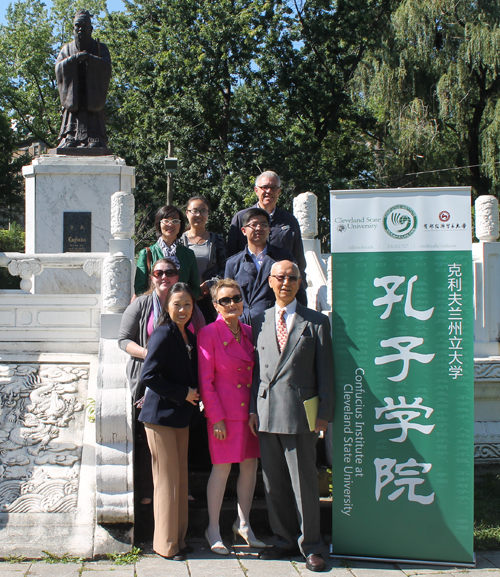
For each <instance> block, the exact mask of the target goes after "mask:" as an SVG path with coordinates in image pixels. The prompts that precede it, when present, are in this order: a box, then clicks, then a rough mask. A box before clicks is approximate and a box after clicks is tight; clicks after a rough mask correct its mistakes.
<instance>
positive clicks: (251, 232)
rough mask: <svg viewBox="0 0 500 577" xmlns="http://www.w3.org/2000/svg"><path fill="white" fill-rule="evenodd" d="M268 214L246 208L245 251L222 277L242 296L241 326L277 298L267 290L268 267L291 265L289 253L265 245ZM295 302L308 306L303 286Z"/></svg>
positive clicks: (229, 264)
mask: <svg viewBox="0 0 500 577" xmlns="http://www.w3.org/2000/svg"><path fill="white" fill-rule="evenodd" d="M269 221H270V219H269V214H268V213H267V211H265V210H263V209H261V208H255V207H252V208H249V209H248V210H247V211H246V212H245V214H244V215H243V218H242V232H243V235H244V236H245V237H246V239H247V242H248V244H247V245H246V246H245V248H244V250H242V251H241V252H239V253H238V254H236V255H234V256H232V257H231V258H230V259H228V261H227V263H226V271H225V276H226V277H229V278H233V279H234V280H235V281H236V282H237V283H238V284H239V285H240V287H241V291H242V294H243V304H244V307H243V315H242V317H241V320H242V322H244V323H248V324H250V318H251V317H254V316H256V315H258V314H259V313H261V312H263V311H265V310H266V309H268V308H270V307H272V306H274V303H275V302H276V296H275V294H274V292H273V290H272V288H271V287H270V286H269V281H268V279H269V275H270V274H271V267H272V266H273V264H274V263H275V262H278V261H281V260H291V261H294V258H293V255H292V253H291V252H290V251H288V250H284V249H282V248H279V247H277V246H274V245H273V244H270V243H268V238H269ZM297 300H298V301H299V302H300V303H301V304H303V305H307V296H306V292H305V289H304V286H303V285H301V287H300V289H299V292H298V294H297Z"/></svg>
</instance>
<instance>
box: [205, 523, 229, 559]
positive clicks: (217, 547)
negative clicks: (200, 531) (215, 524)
mask: <svg viewBox="0 0 500 577" xmlns="http://www.w3.org/2000/svg"><path fill="white" fill-rule="evenodd" d="M205 539H206V540H207V542H208V545H209V547H210V550H211V551H213V552H214V553H217V554H218V555H229V551H228V549H227V547H226V546H225V545H224V543H223V542H222V541H216V542H215V543H212V542H211V541H210V539H209V538H208V529H207V530H206V531H205Z"/></svg>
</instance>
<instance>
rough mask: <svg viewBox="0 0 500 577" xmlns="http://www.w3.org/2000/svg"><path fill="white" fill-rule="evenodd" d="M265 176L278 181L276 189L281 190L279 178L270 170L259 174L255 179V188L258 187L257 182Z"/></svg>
mask: <svg viewBox="0 0 500 577" xmlns="http://www.w3.org/2000/svg"><path fill="white" fill-rule="evenodd" d="M266 176H267V178H275V179H276V180H277V181H278V187H279V188H281V178H280V177H279V176H278V175H277V174H276V173H275V172H273V171H272V170H266V172H263V173H262V174H259V176H258V177H257V178H256V179H255V186H259V180H260V179H261V178H264V177H266Z"/></svg>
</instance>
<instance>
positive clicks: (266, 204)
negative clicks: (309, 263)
mask: <svg viewBox="0 0 500 577" xmlns="http://www.w3.org/2000/svg"><path fill="white" fill-rule="evenodd" d="M254 190H255V194H256V195H257V198H258V199H259V200H258V202H257V203H256V204H255V205H254V206H253V207H252V208H262V209H263V210H265V211H266V212H267V213H268V214H269V218H270V229H269V242H270V243H271V244H272V245H273V246H276V247H278V248H282V249H285V250H289V251H290V252H291V253H292V254H293V260H294V261H295V262H296V263H297V264H298V266H299V269H300V271H301V274H302V277H303V278H304V271H305V268H306V259H305V257H304V247H303V246H302V235H301V234H300V226H299V223H298V221H297V219H296V218H295V217H294V216H293V214H291V213H289V212H287V211H286V210H283V209H281V208H279V207H278V206H276V205H277V202H278V198H279V195H280V192H281V180H280V177H279V176H278V175H277V174H276V173H275V172H272V171H270V170H269V171H267V172H263V173H262V174H260V175H259V176H258V177H257V179H256V180H255V188H254ZM247 210H248V209H247V208H246V209H244V210H240V211H239V212H238V213H236V214H235V216H234V217H233V220H232V221H231V227H230V229H229V235H228V238H227V255H228V257H229V256H232V255H233V254H236V253H238V252H240V251H242V250H243V249H244V248H245V245H246V242H247V240H246V238H245V235H244V234H243V233H242V224H243V215H244V214H245V212H246V211H247Z"/></svg>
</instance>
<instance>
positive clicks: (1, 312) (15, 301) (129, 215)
mask: <svg viewBox="0 0 500 577" xmlns="http://www.w3.org/2000/svg"><path fill="white" fill-rule="evenodd" d="M108 230H111V233H112V235H113V238H112V239H111V240H110V241H109V252H99V253H97V252H92V253H63V254H47V253H45V254H41V253H39V254H24V253H11V252H9V253H0V267H5V268H7V270H8V271H9V273H10V274H11V275H13V276H18V277H20V289H16V290H0V325H1V326H2V330H1V331H0V352H1V355H0V358H1V360H2V364H1V366H0V377H2V380H3V381H4V384H5V383H7V385H8V388H9V389H8V390H7V389H2V387H0V389H1V390H0V396H2V399H3V398H4V396H5V399H4V400H6V402H7V401H8V402H11V397H12V393H11V392H10V389H12V390H14V392H15V393H17V389H19V395H20V398H21V397H22V398H21V401H20V402H22V403H24V404H23V406H22V411H21V413H22V415H21V416H22V417H23V415H24V413H26V414H27V416H24V417H23V418H24V421H22V419H21V420H20V422H19V424H17V422H14V421H12V422H13V423H14V425H15V426H14V425H13V424H11V422H10V421H9V422H6V423H4V422H2V430H3V431H4V433H3V435H4V441H5V442H9V443H10V440H9V439H8V438H7V437H8V434H9V431H10V430H11V429H12V430H13V433H12V437H13V438H14V435H15V434H17V435H18V436H19V434H18V433H19V432H21V433H24V431H25V430H27V431H28V432H29V433H30V434H31V431H33V434H36V433H37V431H38V430H41V431H42V432H43V433H44V435H45V436H40V439H41V441H40V442H39V441H38V437H36V442H37V443H38V442H39V445H37V446H36V447H35V448H36V451H37V454H36V455H35V453H34V452H33V451H34V449H33V448H32V447H31V446H30V445H33V444H34V443H35V441H31V438H28V437H26V439H27V440H28V441H29V443H28V442H27V441H26V442H25V441H24V440H23V439H24V437H20V438H21V440H23V443H24V444H26V445H28V447H27V449H22V448H19V447H18V446H17V445H16V446H15V447H14V445H12V446H13V447H14V449H15V450H18V449H19V451H18V452H20V451H23V450H26V451H27V458H24V457H22V454H21V453H20V455H21V456H20V457H19V456H18V455H17V453H16V455H15V456H16V458H19V459H21V458H22V459H23V463H24V462H26V463H28V465H29V467H30V471H31V472H30V475H33V479H31V478H27V480H26V479H25V480H24V481H22V479H21V480H20V481H19V482H18V481H17V480H16V483H17V485H16V490H17V489H18V488H19V491H20V493H19V495H20V496H18V495H17V493H15V494H14V493H12V491H11V493H12V494H13V495H14V497H13V498H12V499H10V497H9V499H10V500H9V502H8V503H7V502H6V503H7V504H6V505H5V503H4V502H3V501H2V499H0V501H1V503H0V504H1V505H2V506H3V508H4V511H10V509H8V507H13V508H12V511H11V512H12V513H19V516H18V521H16V522H18V523H19V524H20V526H21V527H22V529H19V531H21V530H22V531H23V532H24V533H25V534H26V535H27V536H28V537H27V539H25V540H24V541H26V542H25V543H24V542H23V543H24V544H23V545H22V547H23V551H30V555H36V553H31V551H32V550H33V551H35V550H37V547H38V544H37V543H33V546H32V548H31V549H30V548H29V546H28V543H29V541H30V540H33V539H32V538H31V537H30V535H31V533H30V531H31V530H33V531H34V530H35V528H36V527H35V525H33V523H32V521H30V518H28V516H26V517H25V516H23V515H22V513H23V512H24V511H27V512H30V513H31V512H37V513H41V514H44V515H48V517H47V518H44V519H43V520H41V521H40V523H41V524H45V525H46V526H47V531H49V532H50V531H52V533H53V535H56V531H55V529H54V525H53V523H54V519H55V518H54V517H53V516H50V514H51V513H52V509H50V505H51V503H48V504H47V507H48V508H47V507H46V509H42V508H40V507H41V506H42V505H40V506H39V505H38V501H37V499H38V500H39V501H43V496H44V495H45V493H44V491H47V489H46V486H49V485H50V484H51V483H52V484H53V485H54V486H55V485H57V487H56V488H55V489H54V491H56V490H59V488H60V487H62V491H63V492H67V493H68V495H67V496H66V493H64V495H62V497H61V503H59V501H57V503H56V504H57V508H56V509H55V512H57V513H61V514H63V513H64V514H67V515H69V517H71V516H72V515H74V518H75V519H78V521H75V523H76V525H78V527H80V524H81V523H82V516H84V517H85V519H86V521H85V525H84V526H85V531H86V530H87V529H89V528H90V529H89V530H91V531H92V533H89V534H88V539H87V541H88V543H87V545H86V546H87V548H89V547H90V550H92V551H93V554H102V553H105V552H108V551H113V550H127V549H130V547H131V544H130V543H126V542H123V543H121V542H120V543H117V542H115V541H114V540H113V539H112V538H111V537H110V533H109V532H108V530H107V529H106V526H105V525H95V522H96V521H97V522H98V523H101V524H106V523H130V522H133V520H134V509H133V468H132V467H133V465H132V462H133V459H132V455H133V452H132V403H131V398H130V393H129V390H128V386H127V379H126V372H125V367H126V363H127V360H128V355H126V354H125V353H124V352H123V351H122V350H120V349H119V347H118V344H117V335H118V328H119V325H120V321H121V313H122V312H123V311H124V310H125V308H126V307H127V306H128V304H129V303H130V297H131V288H132V274H133V256H134V255H133V250H134V243H133V240H132V239H131V236H132V233H133V230H134V199H133V195H132V194H131V193H125V192H118V193H115V194H113V195H112V197H111V223H110V229H108ZM53 269H65V272H64V274H65V275H67V276H66V277H65V278H66V279H70V280H69V281H65V282H67V283H68V284H67V289H68V290H67V291H66V292H60V293H58V294H53V293H52V294H51V293H47V292H42V291H41V292H37V284H36V283H37V282H38V281H36V282H34V279H35V278H36V277H38V276H39V275H41V274H42V273H44V275H45V277H47V278H48V280H49V283H50V281H51V279H52V278H53V276H55V275H56V274H61V273H60V272H57V273H54V275H53V273H52V270H53ZM44 271H45V272H44ZM82 271H83V272H82ZM87 278H88V279H93V280H94V281H95V283H93V282H88V281H87ZM71 279H75V282H76V283H78V279H80V280H81V279H85V282H84V284H85V283H86V284H85V288H84V289H83V290H87V287H90V288H92V287H93V288H94V289H95V290H94V292H92V291H88V290H87V294H83V293H82V294H79V293H78V290H80V291H81V290H82V287H81V286H78V285H76V286H75V285H71ZM54 284H56V283H54ZM59 288H62V289H63V291H64V289H65V287H64V286H62V287H61V285H60V284H59ZM39 359H43V362H42V361H39ZM2 371H4V373H5V374H1V373H2ZM23 371H24V372H23ZM26 371H31V372H33V375H34V376H33V378H32V377H31V376H30V379H31V380H29V379H28V381H29V382H28V381H27V383H26V384H25V383H24V381H23V378H24V375H25V373H26ZM44 371H45V372H44ZM48 371H52V372H51V373H50V375H49V376H50V378H52V379H53V380H54V383H55V384H54V383H52V381H50V382H49V381H47V382H46V381H45V379H46V376H45V373H46V372H47V374H49V373H48ZM18 373H19V374H18ZM66 373H68V374H69V376H68V375H67V374H66ZM26 374H27V373H26ZM52 374H54V375H56V376H55V377H52V376H51V375H52ZM19 375H21V376H19ZM30 375H31V373H30ZM38 375H40V376H38ZM61 375H62V376H61ZM28 376H29V375H28ZM7 377H8V378H9V379H10V380H11V381H12V384H11V383H10V381H7V380H6V378H7ZM56 377H57V378H56ZM47 378H48V377H47ZM57 379H62V383H63V384H62V385H61V384H60V383H59V382H58V381H57ZM71 379H73V380H74V381H75V383H76V384H75V385H73V382H72V381H71ZM32 381H33V382H32ZM70 383H71V384H70ZM49 384H50V385H51V387H52V388H51V389H50V390H49V388H48V385H49ZM16 387H17V388H16ZM32 389H33V392H32ZM45 389H47V391H48V393H45ZM26 391H28V393H29V395H30V396H29V399H28V400H26V394H28V393H26ZM39 391H42V392H43V394H44V395H45V396H42V395H40V397H41V400H40V406H41V409H40V410H39V411H38V408H37V406H35V403H34V399H35V397H36V395H37V394H38V392H39ZM54 391H55V392H54ZM76 391H77V393H76ZM55 393H57V394H58V395H59V396H56V394H55ZM70 393H71V395H74V396H75V399H73V396H71V395H70ZM9 395H10V396H9ZM90 400H92V401H95V405H94V404H93V406H95V412H94V417H95V425H94V424H93V423H89V422H88V421H87V420H86V419H84V418H83V413H84V406H85V405H86V404H87V402H88V401H90ZM51 403H52V404H51ZM28 405H29V406H28ZM53 405H54V406H53ZM66 405H67V408H68V415H69V414H71V415H73V413H75V417H73V416H71V419H70V417H68V418H67V419H66V414H63V413H62V412H61V411H62V408H64V407H65V406H66ZM9 406H10V405H9ZM42 409H43V410H42ZM49 410H53V411H54V412H56V413H57V416H58V418H60V420H61V419H63V417H64V418H65V419H66V420H67V421H68V423H69V428H70V430H69V432H68V433H66V432H65V431H66V429H65V427H66V421H65V422H63V421H62V420H61V423H59V421H58V422H57V423H54V422H53V420H51V419H52V414H50V413H49V412H48V411H49ZM30 411H31V412H30ZM33 411H35V412H36V411H38V413H39V414H38V413H36V414H35V415H34V416H31V413H32V412H33ZM71 411H73V413H71ZM4 412H5V411H4ZM59 413H61V415H62V417H59ZM46 414H47V415H48V417H47V419H49V420H47V423H45V421H43V420H42V419H45V418H46ZM7 416H8V414H7ZM29 419H31V421H30V420H29ZM56 425H57V426H58V427H62V429H61V431H62V432H59V428H58V429H57V431H56ZM18 429H19V430H18ZM56 433H57V434H58V435H59V436H56ZM63 433H64V434H63ZM16 438H17V437H16ZM54 439H55V440H57V442H58V443H59V445H57V444H56V443H55V441H54V442H53V440H54ZM61 440H62V441H63V444H61V443H60V441H61ZM70 441H71V442H70ZM11 444H12V443H11ZM18 444H19V443H18ZM9 446H10V445H9ZM30 451H31V452H30ZM38 451H39V452H40V454H39V455H38ZM64 451H66V452H64ZM66 453H68V455H69V456H68V457H67V458H66ZM32 454H33V455H34V456H33V457H31V456H30V455H32ZM9 457H10V455H9ZM63 457H64V459H65V460H63ZM70 457H71V459H70ZM11 461H12V463H11V464H12V465H13V466H14V465H16V466H17V464H18V463H17V462H14V461H13V459H11ZM66 461H67V462H66ZM9 463H10V461H9ZM4 464H6V463H4ZM49 465H50V466H52V469H54V470H62V467H63V465H64V466H66V465H67V466H68V467H67V468H68V471H69V473H68V475H67V479H66V477H64V479H56V478H55V477H54V479H52V477H51V475H52V469H50V470H49V469H48V467H49ZM83 465H85V466H83ZM9 466H10V465H9ZM47 470H49V473H46V471H47ZM6 471H7V466H6ZM7 473H9V471H7ZM63 481H64V483H66V484H64V486H63ZM6 483H7V484H8V483H10V484H11V485H12V484H13V481H12V480H11V479H8V480H7V481H6ZM23 483H24V484H23ZM1 484H2V479H0V485H1ZM18 485H19V487H18ZM9 486H10V485H9ZM51 486H52V485H50V486H49V488H50V487H51ZM4 492H5V491H4ZM0 493H1V491H0ZM21 493H22V495H21ZM2 495H3V493H1V495H0V497H2ZM9 495H10V493H9ZM63 497H64V498H63ZM2 498H3V497H2ZM11 501H12V503H11ZM25 501H26V503H28V504H29V505H27V504H26V503H25ZM33 503H35V504H36V507H38V508H31V509H30V508H29V507H34V506H35V505H32V504H33ZM42 504H43V503H42ZM6 507H7V508H6ZM77 508H78V509H77ZM69 517H68V518H69ZM68 518H66V517H65V518H64V521H61V523H63V524H64V523H65V524H66V525H67V527H66V525H65V526H64V527H63V528H62V529H61V532H60V535H61V542H62V543H65V545H64V547H68V551H70V552H73V551H74V550H76V551H80V550H81V549H78V548H76V549H75V547H76V546H75V545H74V544H72V542H71V539H70V537H69V535H70V534H72V533H71V532H73V533H74V532H75V531H76V529H75V527H73V526H72V525H71V521H68ZM30 523H31V525H33V527H31V525H30ZM25 525H26V526H25ZM45 525H44V526H45ZM16 527H17V525H16ZM30 527H31V529H30ZM12 530H13V531H14V530H18V529H16V528H13V529H12ZM43 530H44V528H43V527H40V535H42V536H44V546H46V547H47V548H49V549H50V550H51V551H52V550H53V548H54V550H56V549H57V548H56V547H55V545H52V546H51V545H50V543H51V541H50V539H49V537H47V536H46V535H45V533H43ZM82 531H83V529H82ZM3 533H5V531H4V532H3ZM80 533H81V532H80ZM51 535H52V534H51ZM51 538H52V537H51ZM83 541H85V539H83V540H82V539H81V540H80V543H79V544H78V547H82V545H81V543H82V542H83ZM110 543H113V545H110ZM3 546H4V543H3V541H2V539H1V538H0V553H1V554H4V553H3V551H4V549H2V547H3ZM30 546H31V545H30ZM111 546H112V547H114V548H115V549H110V547H111ZM40 547H42V546H41V545H40ZM40 547H39V548H40ZM42 548H43V547H42ZM100 548H101V549H102V550H101V549H100ZM65 550H66V549H65ZM83 550H87V549H83ZM78 554H80V553H78Z"/></svg>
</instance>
